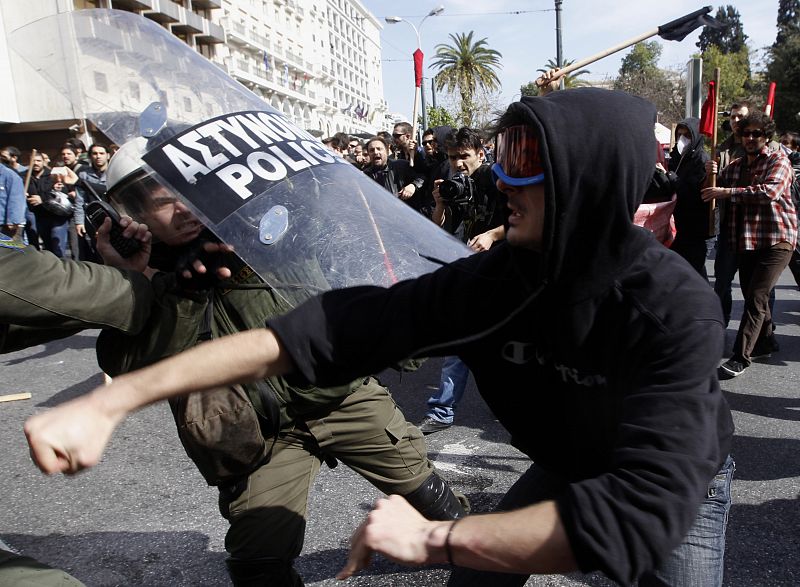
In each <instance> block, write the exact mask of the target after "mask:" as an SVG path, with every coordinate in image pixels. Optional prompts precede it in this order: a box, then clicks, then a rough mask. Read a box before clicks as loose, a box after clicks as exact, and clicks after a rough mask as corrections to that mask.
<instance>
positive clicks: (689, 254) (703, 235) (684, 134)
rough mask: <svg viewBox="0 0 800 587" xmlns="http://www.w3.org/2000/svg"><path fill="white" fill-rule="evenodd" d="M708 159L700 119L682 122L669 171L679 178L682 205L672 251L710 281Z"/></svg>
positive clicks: (678, 206)
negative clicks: (706, 194)
mask: <svg viewBox="0 0 800 587" xmlns="http://www.w3.org/2000/svg"><path fill="white" fill-rule="evenodd" d="M708 159H709V157H708V154H707V153H706V152H705V151H704V150H703V135H702V134H700V119H699V118H695V117H689V118H686V119H684V120H682V121H681V122H679V123H678V125H677V126H676V127H675V146H674V147H673V148H672V152H671V153H670V159H669V170H670V171H673V172H675V174H676V175H677V177H678V179H677V181H676V183H675V191H676V193H677V195H678V201H677V203H676V204H675V212H674V216H675V228H676V229H677V234H676V236H675V241H674V242H673V243H672V247H671V248H672V250H673V251H675V252H676V253H678V254H679V255H680V256H681V257H683V258H684V259H686V260H687V261H688V262H689V265H691V266H692V267H694V268H695V270H696V271H697V272H698V273H699V274H700V275H702V276H703V278H704V279H705V280H706V281H708V273H707V272H706V256H707V255H708V250H709V237H710V233H712V232H713V230H710V228H712V225H711V224H710V214H711V208H710V204H709V203H708V202H704V201H703V199H702V198H701V197H700V190H701V189H702V187H703V182H704V181H705V179H706V168H705V165H706V161H708ZM711 244H712V245H713V241H712V242H711Z"/></svg>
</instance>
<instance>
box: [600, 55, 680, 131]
mask: <svg viewBox="0 0 800 587" xmlns="http://www.w3.org/2000/svg"><path fill="white" fill-rule="evenodd" d="M660 56H661V45H660V44H659V43H658V41H649V42H642V43H637V44H636V45H634V46H633V48H632V49H631V51H630V53H628V54H627V55H626V56H625V57H624V58H623V59H622V64H621V66H620V68H619V75H618V77H617V78H616V79H615V80H614V89H617V90H622V91H624V92H628V93H629V94H634V95H636V96H640V97H642V98H644V99H646V100H649V101H650V102H652V103H653V104H655V106H656V108H657V109H658V114H659V120H660V121H661V123H662V124H670V123H675V122H678V121H680V120H681V119H682V118H683V117H684V113H685V108H686V81H685V80H684V79H683V78H682V77H681V75H680V72H677V71H671V70H664V69H660V68H659V67H658V59H659V57H660Z"/></svg>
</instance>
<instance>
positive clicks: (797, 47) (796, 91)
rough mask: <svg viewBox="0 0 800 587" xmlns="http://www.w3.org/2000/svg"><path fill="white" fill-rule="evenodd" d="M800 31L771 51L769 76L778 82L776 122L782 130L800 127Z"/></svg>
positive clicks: (771, 79) (768, 67)
mask: <svg viewBox="0 0 800 587" xmlns="http://www.w3.org/2000/svg"><path fill="white" fill-rule="evenodd" d="M798 64H800V33H795V34H793V35H791V36H787V37H786V38H785V39H784V40H783V42H782V43H781V44H780V45H779V46H777V47H772V48H771V49H770V52H769V62H768V65H767V77H768V78H769V81H775V82H777V84H778V85H777V91H776V92H775V114H774V118H775V124H777V125H778V128H779V129H781V130H797V129H799V128H800V65H798Z"/></svg>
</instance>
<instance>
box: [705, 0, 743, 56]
mask: <svg viewBox="0 0 800 587" xmlns="http://www.w3.org/2000/svg"><path fill="white" fill-rule="evenodd" d="M714 18H715V19H716V20H717V21H718V22H720V23H722V26H721V27H719V28H716V27H710V26H705V27H703V32H701V33H700V39H699V40H698V41H697V46H698V47H699V48H700V51H701V52H702V53H705V52H706V51H707V50H708V48H709V47H717V48H718V49H719V50H720V51H722V53H725V54H727V53H738V52H740V51H741V50H742V49H745V48H747V44H746V43H747V35H745V34H744V27H743V26H742V19H741V17H740V16H739V11H738V10H736V7H734V6H731V5H730V4H728V5H727V6H720V7H719V10H717V14H716V16H715V17H714Z"/></svg>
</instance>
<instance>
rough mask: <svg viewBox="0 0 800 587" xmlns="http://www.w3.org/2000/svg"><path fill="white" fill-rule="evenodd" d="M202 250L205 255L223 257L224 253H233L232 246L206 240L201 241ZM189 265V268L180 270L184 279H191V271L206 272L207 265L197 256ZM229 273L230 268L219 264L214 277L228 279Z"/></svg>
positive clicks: (203, 273)
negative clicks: (204, 241)
mask: <svg viewBox="0 0 800 587" xmlns="http://www.w3.org/2000/svg"><path fill="white" fill-rule="evenodd" d="M203 252H204V254H205V256H206V257H214V256H217V257H220V258H223V259H224V257H225V255H228V254H231V253H233V246H231V245H227V244H224V243H214V242H206V243H203ZM217 260H219V259H217ZM191 266H192V267H191V269H188V268H187V269H184V270H183V271H181V277H183V278H184V279H192V277H193V274H192V271H194V272H195V273H197V274H199V275H205V274H206V273H208V267H206V266H205V264H204V263H203V260H202V259H201V258H200V257H199V256H198V257H197V258H195V259H193V260H192V261H191ZM231 275H232V273H231V270H230V269H229V268H228V267H226V266H225V265H222V264H219V265H218V266H217V269H216V277H217V278H218V279H228V278H230V276H231Z"/></svg>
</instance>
